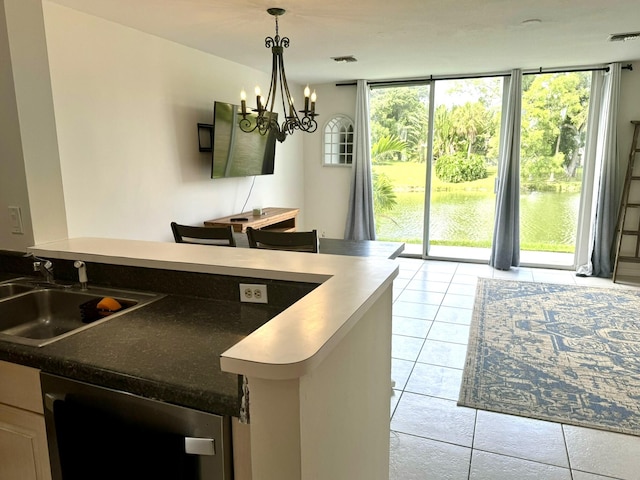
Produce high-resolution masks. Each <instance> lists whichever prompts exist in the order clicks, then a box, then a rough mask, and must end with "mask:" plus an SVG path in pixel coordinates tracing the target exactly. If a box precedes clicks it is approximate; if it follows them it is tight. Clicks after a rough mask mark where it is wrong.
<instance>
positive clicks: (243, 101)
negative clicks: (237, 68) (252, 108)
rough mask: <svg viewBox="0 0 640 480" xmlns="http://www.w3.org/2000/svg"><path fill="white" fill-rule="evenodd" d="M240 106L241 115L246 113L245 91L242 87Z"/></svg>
mask: <svg viewBox="0 0 640 480" xmlns="http://www.w3.org/2000/svg"><path fill="white" fill-rule="evenodd" d="M240 106H241V108H242V115H246V114H247V92H245V91H244V88H243V89H242V90H241V91H240Z"/></svg>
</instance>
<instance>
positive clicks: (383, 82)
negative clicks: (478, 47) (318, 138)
mask: <svg viewBox="0 0 640 480" xmlns="http://www.w3.org/2000/svg"><path fill="white" fill-rule="evenodd" d="M622 69H623V70H630V71H632V70H633V65H632V64H631V63H628V64H627V65H623V66H622ZM593 71H603V72H608V71H609V67H579V68H566V69H561V70H545V69H543V68H542V67H540V68H539V69H538V70H526V71H523V72H522V75H539V74H542V73H570V72H593ZM510 76H511V73H508V72H496V73H481V74H478V75H456V76H438V75H435V76H434V75H429V76H428V77H422V78H411V79H405V80H379V81H372V82H367V83H368V85H369V86H371V87H385V86H391V85H417V84H421V83H428V82H432V81H433V80H468V79H472V78H489V77H510ZM354 85H356V82H340V83H336V87H349V86H354Z"/></svg>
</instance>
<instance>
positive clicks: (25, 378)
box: [0, 361, 51, 480]
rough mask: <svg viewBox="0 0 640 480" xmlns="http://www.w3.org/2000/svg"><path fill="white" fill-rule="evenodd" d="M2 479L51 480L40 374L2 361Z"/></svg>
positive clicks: (0, 457) (0, 385)
mask: <svg viewBox="0 0 640 480" xmlns="http://www.w3.org/2000/svg"><path fill="white" fill-rule="evenodd" d="M0 479H2V480H51V470H50V467H49V451H48V448H47V434H46V429H45V424H44V415H43V410H42V400H41V393H40V377H39V371H38V370H36V369H34V368H29V367H23V366H21V365H15V364H13V363H8V362H3V361H0Z"/></svg>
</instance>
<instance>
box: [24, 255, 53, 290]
mask: <svg viewBox="0 0 640 480" xmlns="http://www.w3.org/2000/svg"><path fill="white" fill-rule="evenodd" d="M25 257H31V258H33V259H34V260H35V262H33V271H34V272H40V273H42V275H43V276H44V279H45V281H46V282H47V283H55V280H54V278H53V263H52V262H51V261H50V260H45V259H44V258H39V257H36V256H35V255H34V254H33V253H28V254H26V255H25Z"/></svg>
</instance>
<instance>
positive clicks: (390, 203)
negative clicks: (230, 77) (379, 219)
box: [371, 135, 407, 215]
mask: <svg viewBox="0 0 640 480" xmlns="http://www.w3.org/2000/svg"><path fill="white" fill-rule="evenodd" d="M406 148H407V144H406V143H405V142H404V141H402V140H400V139H399V138H398V137H397V136H395V135H390V136H389V135H387V136H384V137H381V138H380V139H378V141H377V142H376V143H374V144H373V145H372V147H371V163H372V164H373V165H376V164H380V163H382V161H383V160H384V159H385V158H387V157H390V156H391V155H392V154H394V153H403V152H404V151H405V150H406ZM372 176H373V206H374V209H375V211H376V213H377V214H378V215H382V214H383V213H385V212H388V211H390V210H391V209H393V207H395V206H396V204H397V200H396V194H395V192H394V190H393V183H392V182H391V180H390V179H389V177H387V176H386V175H385V174H384V173H376V172H374V173H373V175H372Z"/></svg>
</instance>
